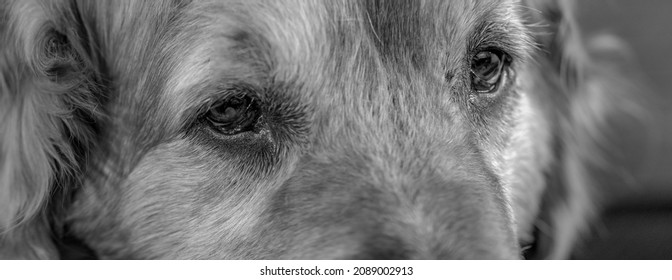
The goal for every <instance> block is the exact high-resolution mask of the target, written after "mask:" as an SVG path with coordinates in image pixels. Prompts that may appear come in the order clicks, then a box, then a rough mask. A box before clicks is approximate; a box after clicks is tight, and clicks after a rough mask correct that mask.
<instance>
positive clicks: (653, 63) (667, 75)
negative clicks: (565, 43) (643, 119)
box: [574, 0, 672, 259]
mask: <svg viewBox="0 0 672 280" xmlns="http://www.w3.org/2000/svg"><path fill="white" fill-rule="evenodd" d="M576 2H578V3H577V10H578V17H577V19H578V20H579V24H580V26H581V28H582V29H583V33H584V35H586V37H590V36H593V35H598V34H602V33H611V34H615V35H617V36H618V37H620V38H621V39H623V40H624V41H625V43H626V44H627V45H628V46H629V48H630V50H629V51H630V52H631V53H630V55H631V56H632V57H631V58H629V60H630V61H633V62H634V63H633V65H634V66H636V67H635V69H639V70H637V72H636V74H638V76H637V77H635V78H636V79H637V80H638V81H639V82H640V83H642V85H644V86H645V87H646V90H642V92H641V96H642V98H643V100H646V102H647V103H646V104H647V113H648V114H649V118H648V119H647V123H646V127H644V126H642V125H641V124H635V123H623V124H621V125H620V127H619V129H618V130H619V131H618V132H617V133H615V137H618V139H615V140H616V141H615V142H616V143H618V145H619V146H620V148H621V149H620V150H621V151H622V153H623V156H621V157H620V160H619V161H620V162H619V164H620V165H621V166H623V167H624V169H623V170H627V171H623V172H626V173H628V174H627V175H626V176H623V177H622V178H621V177H619V179H613V178H615V177H616V176H611V178H604V181H603V182H602V184H603V185H604V186H603V187H604V188H605V189H606V190H610V189H611V190H613V193H607V194H605V196H607V197H606V198H605V205H607V208H606V211H605V213H604V215H603V217H602V219H601V220H600V221H598V222H596V224H595V228H596V230H595V231H594V232H593V234H592V235H591V236H590V237H589V238H588V239H587V240H586V242H585V243H584V244H583V245H581V246H579V247H578V248H577V249H576V250H575V254H574V257H575V258H578V259H672V90H670V89H672V55H671V53H670V52H671V51H672V1H667V0H645V1H626V0H591V1H576ZM605 177H608V176H605ZM623 178H627V179H623Z"/></svg>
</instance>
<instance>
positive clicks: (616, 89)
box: [523, 0, 646, 259]
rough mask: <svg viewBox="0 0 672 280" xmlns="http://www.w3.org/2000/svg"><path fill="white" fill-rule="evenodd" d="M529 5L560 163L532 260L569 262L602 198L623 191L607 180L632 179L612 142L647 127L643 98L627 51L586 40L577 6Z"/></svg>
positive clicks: (555, 0)
mask: <svg viewBox="0 0 672 280" xmlns="http://www.w3.org/2000/svg"><path fill="white" fill-rule="evenodd" d="M523 5H525V6H526V7H525V8H524V12H525V13H526V15H527V17H528V20H529V26H530V27H531V28H532V31H533V33H534V34H535V41H536V43H537V44H538V46H539V49H540V50H539V52H538V54H537V58H536V60H537V63H538V66H539V67H541V68H542V69H541V71H538V73H539V75H542V76H543V77H540V79H539V81H540V83H545V85H543V86H541V87H543V88H544V90H543V92H545V94H550V95H551V96H547V97H546V100H547V102H549V104H547V107H548V109H549V111H550V112H551V113H550V114H551V115H552V116H550V117H551V118H552V119H553V120H554V125H555V128H554V134H555V135H554V140H553V144H552V146H553V149H554V153H555V157H556V161H555V162H554V163H553V164H552V166H551V167H550V168H549V169H548V170H547V171H546V175H547V189H546V191H545V193H544V197H543V199H542V205H541V209H540V214H539V216H538V219H537V221H536V222H535V228H536V234H535V235H536V246H535V249H534V250H533V252H532V257H533V258H552V259H557V258H568V257H571V254H572V252H573V250H574V249H575V244H576V243H577V241H579V240H580V237H581V236H582V234H583V233H586V231H587V230H588V229H590V221H591V218H594V217H595V216H596V215H597V214H599V209H600V208H599V206H600V205H601V204H602V203H603V202H604V200H603V198H604V197H605V196H604V194H605V193H606V192H611V193H614V192H618V191H619V190H614V189H611V190H609V189H605V186H602V185H604V183H605V182H604V181H603V180H602V178H603V177H609V176H611V177H618V176H624V177H620V178H619V179H624V178H625V176H627V175H625V174H624V173H623V172H622V169H621V168H622V167H621V166H616V164H615V163H616V162H618V161H617V159H618V158H619V156H620V155H618V153H617V152H615V150H617V148H618V144H619V143H617V142H615V141H613V140H614V139H615V138H617V137H614V136H616V132H617V129H618V126H619V125H622V124H623V123H624V122H631V123H632V122H638V123H646V122H645V121H644V119H645V118H646V117H645V114H643V110H642V108H643V102H642V101H644V100H645V98H644V96H642V94H641V93H642V89H641V88H639V86H638V85H636V84H635V83H634V82H633V79H632V78H631V77H632V75H630V73H628V72H627V70H625V69H626V68H625V67H623V66H626V64H627V61H626V59H624V58H625V57H624V56H623V54H625V53H627V51H626V48H625V44H623V43H622V42H620V41H619V40H618V39H616V38H615V37H609V36H603V37H599V38H593V39H590V38H585V37H583V36H582V34H581V33H580V32H579V26H578V22H577V21H576V19H575V18H574V16H575V15H576V13H575V11H574V6H575V4H574V3H573V2H572V1H565V0H541V1H540V0H530V1H524V4H523ZM618 61H620V62H622V63H620V62H618ZM628 66H629V65H628ZM546 89H548V90H546ZM612 181H618V180H612Z"/></svg>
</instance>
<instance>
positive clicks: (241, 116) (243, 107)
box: [206, 94, 261, 135]
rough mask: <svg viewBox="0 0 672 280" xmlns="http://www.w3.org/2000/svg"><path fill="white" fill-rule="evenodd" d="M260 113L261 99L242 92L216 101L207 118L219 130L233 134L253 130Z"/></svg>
mask: <svg viewBox="0 0 672 280" xmlns="http://www.w3.org/2000/svg"><path fill="white" fill-rule="evenodd" d="M260 115H261V108H260V105H259V101H258V100H257V99H256V98H253V97H251V96H250V95H246V94H242V95H238V96H233V97H230V98H228V99H226V100H222V101H219V102H217V103H215V104H214V105H213V106H211V107H210V109H209V110H208V113H207V115H206V119H207V120H208V121H209V122H210V124H212V126H213V127H214V128H216V129H217V130H218V131H219V132H221V133H223V134H226V135H233V134H238V133H242V132H246V131H250V130H253V129H254V127H255V124H256V123H257V120H258V119H259V116H260Z"/></svg>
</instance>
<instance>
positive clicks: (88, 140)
mask: <svg viewBox="0 0 672 280" xmlns="http://www.w3.org/2000/svg"><path fill="white" fill-rule="evenodd" d="M0 7H1V8H0V38H1V40H0V41H1V42H2V43H0V58H1V61H0V74H1V76H0V120H1V122H0V257H2V258H9V259H17V258H39V259H49V258H54V259H55V258H66V257H68V248H69V247H70V245H71V244H70V243H73V242H70V241H73V240H74V241H76V242H74V243H77V244H79V245H80V247H82V248H85V249H84V250H83V251H84V252H86V254H89V255H91V256H94V257H97V258H104V259H109V258H122V259H126V258H140V259H149V258H159V259H206V258H209V259H213V258H214V259H296V258H298V259H307V258H317V259H327V258H336V259H354V258H365V259H370V258H380V259H433V258H440V259H464V258H468V259H510V258H513V259H515V258H521V257H523V255H525V256H526V257H536V258H567V257H570V256H571V251H572V249H573V247H574V244H575V243H576V242H577V241H578V239H579V236H580V235H581V233H583V232H585V230H586V229H588V224H589V221H590V218H591V217H592V215H594V214H595V213H596V211H597V209H598V208H596V207H597V206H598V205H599V200H597V197H598V194H597V188H595V185H596V184H597V183H596V181H595V179H594V174H596V173H597V172H596V170H602V169H604V168H605V166H604V162H603V161H602V159H604V158H606V155H607V154H608V153H610V150H609V149H608V147H609V145H608V139H607V137H606V136H605V135H606V133H607V132H608V131H609V129H610V128H609V126H610V123H609V120H610V119H614V118H619V117H623V116H633V115H635V114H634V113H633V111H637V110H638V109H637V108H638V106H639V104H638V103H637V102H636V101H634V100H635V98H634V97H633V94H632V91H633V90H634V88H633V87H631V86H630V84H629V83H627V82H625V81H624V80H623V79H621V78H620V77H621V76H619V74H618V72H617V71H615V70H614V69H612V68H610V67H601V66H600V65H602V64H601V63H600V62H599V61H598V60H593V59H591V50H590V49H589V48H588V47H587V44H585V43H584V42H583V41H582V37H581V35H580V33H579V30H578V28H577V26H576V23H575V20H574V19H573V18H572V13H573V12H572V9H573V8H572V7H571V4H570V3H568V2H566V1H557V2H556V1H550V0H547V1H522V2H519V1H510V0H503V1H466V0H465V1H376V0H363V1H326V2H315V1H299V0H295V1H283V2H275V1H228V0H227V1H224V0H223V1H156V2H155V1H152V2H146V1H76V0H68V1H37V0H24V1H11V0H3V1H2V5H0ZM491 48H496V49H498V50H501V51H502V52H505V53H506V54H507V55H509V56H510V57H511V62H510V65H509V66H508V67H509V68H510V70H511V71H510V72H508V74H509V75H507V77H508V78H509V79H510V81H509V82H510V83H508V84H507V86H506V87H504V86H503V87H502V88H500V89H499V90H498V91H497V93H496V94H495V95H493V96H485V95H482V94H479V93H476V92H474V91H473V90H472V89H471V85H470V75H471V74H470V72H469V71H470V70H469V69H470V57H471V56H473V55H475V54H476V53H477V52H478V51H479V50H483V49H491ZM605 65H606V64H605ZM507 69H508V68H507ZM507 81H508V80H507ZM241 92H243V93H244V94H246V96H251V98H254V99H255V100H258V101H259V103H260V104H261V105H260V108H261V115H260V118H259V122H260V123H263V126H262V125H259V126H258V127H256V126H255V127H256V128H258V129H256V128H255V130H254V132H245V133H240V134H235V135H226V134H221V133H218V132H217V131H216V130H215V129H213V128H212V127H211V126H209V125H208V124H207V121H205V117H204V116H205V115H207V112H209V110H210V109H211V108H212V107H213V106H215V104H218V102H220V101H225V100H228V99H230V98H232V97H234V96H236V94H241ZM633 108H634V109H633ZM533 243H534V244H536V245H535V246H534V248H533V249H530V250H528V252H525V251H526V249H523V247H525V245H527V244H533ZM79 257H82V256H81V255H80V256H79Z"/></svg>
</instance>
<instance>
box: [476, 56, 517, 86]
mask: <svg viewBox="0 0 672 280" xmlns="http://www.w3.org/2000/svg"><path fill="white" fill-rule="evenodd" d="M509 62H510V58H509V56H508V55H507V54H506V53H504V52H502V51H499V50H484V51H480V52H478V53H477V54H476V55H474V56H473V57H472V58H471V86H472V88H473V89H474V91H476V92H478V93H492V92H494V91H496V90H497V88H498V86H499V84H500V81H501V79H502V76H503V74H504V72H505V70H506V69H505V67H507V66H508V64H509Z"/></svg>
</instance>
